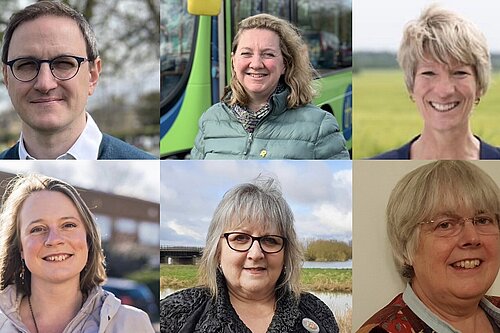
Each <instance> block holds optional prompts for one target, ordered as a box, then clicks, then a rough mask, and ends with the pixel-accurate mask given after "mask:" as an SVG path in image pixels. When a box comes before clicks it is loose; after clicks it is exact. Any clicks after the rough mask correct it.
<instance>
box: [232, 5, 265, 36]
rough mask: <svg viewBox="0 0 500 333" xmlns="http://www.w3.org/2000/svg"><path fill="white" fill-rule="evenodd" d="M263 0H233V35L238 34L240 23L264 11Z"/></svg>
mask: <svg viewBox="0 0 500 333" xmlns="http://www.w3.org/2000/svg"><path fill="white" fill-rule="evenodd" d="M262 11H263V0H253V1H248V0H234V1H233V15H234V16H233V36H232V37H234V34H236V31H237V27H238V23H240V21H241V20H243V19H244V18H246V17H249V16H252V15H255V14H259V13H262Z"/></svg>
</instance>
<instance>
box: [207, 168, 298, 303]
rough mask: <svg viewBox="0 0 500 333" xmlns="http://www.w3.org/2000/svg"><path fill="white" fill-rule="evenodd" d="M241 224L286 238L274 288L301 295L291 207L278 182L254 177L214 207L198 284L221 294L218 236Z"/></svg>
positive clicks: (219, 240) (220, 240)
mask: <svg viewBox="0 0 500 333" xmlns="http://www.w3.org/2000/svg"><path fill="white" fill-rule="evenodd" d="M244 225H257V226H261V227H262V229H263V230H272V231H273V232H277V233H278V234H279V235H281V236H283V237H285V238H286V243H285V247H284V249H283V250H282V251H285V256H284V257H285V259H284V267H283V272H282V275H281V276H280V278H279V279H278V281H277V284H276V291H277V292H278V291H284V290H288V291H290V292H292V294H293V295H294V296H296V297H297V298H298V297H299V296H300V267H301V266H302V262H303V254H302V248H301V246H300V243H299V240H298V238H297V234H296V233H295V228H294V217H293V213H292V210H291V209H290V207H289V206H288V204H287V202H286V201H285V199H284V198H283V195H282V193H281V190H280V188H279V184H278V182H277V181H276V180H274V179H272V178H262V177H261V178H257V179H256V180H255V181H254V182H253V183H246V184H241V185H238V186H236V187H234V188H233V189H231V190H229V191H228V192H227V193H226V194H225V195H224V197H223V198H222V201H221V202H220V203H219V205H218V206H217V208H216V209H215V212H214V216H213V218H212V222H211V223H210V227H209V229H208V233H207V241H206V244H205V249H204V251H203V256H202V259H201V263H200V268H199V276H200V284H201V285H203V286H205V287H208V288H209V290H210V292H211V294H212V296H213V297H217V296H219V295H220V290H219V289H218V287H217V279H216V277H217V270H218V269H219V264H220V255H221V242H223V241H224V238H221V236H222V235H223V233H224V232H227V231H233V230H236V229H238V228H239V227H241V226H244Z"/></svg>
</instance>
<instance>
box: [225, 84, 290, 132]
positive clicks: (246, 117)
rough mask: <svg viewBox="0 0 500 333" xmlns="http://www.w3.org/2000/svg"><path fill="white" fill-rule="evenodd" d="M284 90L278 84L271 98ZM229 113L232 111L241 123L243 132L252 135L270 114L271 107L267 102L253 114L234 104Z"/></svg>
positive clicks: (282, 86) (283, 87)
mask: <svg viewBox="0 0 500 333" xmlns="http://www.w3.org/2000/svg"><path fill="white" fill-rule="evenodd" d="M284 90H285V85H284V84H282V83H281V82H280V83H279V84H278V86H277V87H276V89H275V90H274V93H273V94H272V95H271V96H273V95H275V94H279V93H281V92H283V91H284ZM231 111H233V114H234V115H235V116H236V119H238V121H239V122H240V123H241V125H242V126H243V128H244V129H245V131H247V132H248V133H253V132H254V131H255V128H256V127H257V126H258V125H259V124H260V123H261V121H262V119H264V118H265V117H266V116H267V115H268V114H269V113H270V112H271V105H270V104H269V101H268V102H267V103H266V104H265V105H263V106H262V107H261V108H260V109H259V110H257V111H255V112H253V111H251V110H249V109H248V108H247V107H246V106H243V105H239V104H234V105H233V106H231Z"/></svg>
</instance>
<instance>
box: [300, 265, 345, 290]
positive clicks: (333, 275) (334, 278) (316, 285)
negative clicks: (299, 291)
mask: <svg viewBox="0 0 500 333" xmlns="http://www.w3.org/2000/svg"><path fill="white" fill-rule="evenodd" d="M300 282H301V284H302V287H303V288H304V289H305V290H312V291H327V292H352V269H329V268H303V269H302V271H301V275H300Z"/></svg>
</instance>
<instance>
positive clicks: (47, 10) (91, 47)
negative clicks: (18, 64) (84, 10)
mask: <svg viewBox="0 0 500 333" xmlns="http://www.w3.org/2000/svg"><path fill="white" fill-rule="evenodd" d="M42 16H60V17H68V18H70V19H72V20H74V21H75V22H76V24H77V25H78V27H79V28H80V31H81V32H82V35H83V38H84V39H85V44H86V46H87V58H88V59H89V61H94V60H95V59H96V58H97V57H98V56H99V51H98V50H97V42H96V38H95V34H94V31H93V30H92V27H91V26H90V24H89V22H88V21H87V19H86V18H85V17H84V16H83V15H82V14H81V13H79V12H77V11H76V10H74V9H73V8H71V7H69V6H68V5H66V4H64V3H62V2H59V1H39V2H36V3H34V4H32V5H29V6H27V7H26V8H24V9H21V10H20V11H18V12H16V13H14V14H13V15H12V16H11V17H10V20H9V23H8V24H7V28H6V29H5V32H4V36H3V43H2V62H3V63H4V64H5V63H6V62H7V61H8V55H9V46H10V41H11V39H12V35H13V34H14V30H16V28H17V27H18V26H19V25H21V24H22V23H24V22H28V21H32V20H34V19H37V18H39V17H42Z"/></svg>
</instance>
